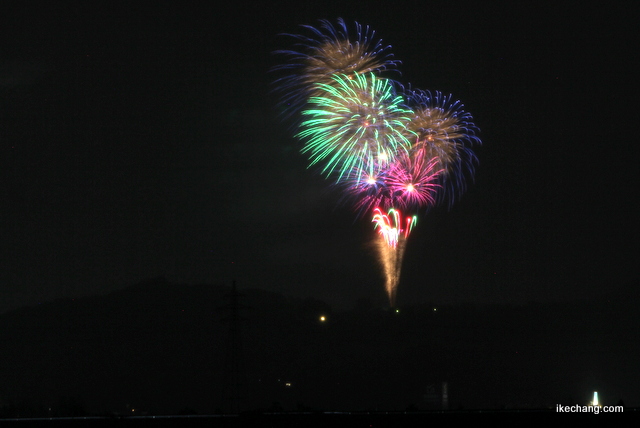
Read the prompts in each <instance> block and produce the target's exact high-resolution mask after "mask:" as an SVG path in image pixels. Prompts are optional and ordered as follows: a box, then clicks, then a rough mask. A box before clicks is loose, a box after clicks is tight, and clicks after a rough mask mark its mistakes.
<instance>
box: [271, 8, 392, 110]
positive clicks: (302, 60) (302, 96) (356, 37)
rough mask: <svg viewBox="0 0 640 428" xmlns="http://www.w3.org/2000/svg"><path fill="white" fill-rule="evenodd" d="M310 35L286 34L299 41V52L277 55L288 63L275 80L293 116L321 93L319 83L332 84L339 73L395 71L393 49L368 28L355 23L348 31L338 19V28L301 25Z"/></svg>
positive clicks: (323, 22)
mask: <svg viewBox="0 0 640 428" xmlns="http://www.w3.org/2000/svg"><path fill="white" fill-rule="evenodd" d="M302 27H303V28H304V29H305V30H306V31H307V32H308V33H309V35H308V36H307V35H304V34H286V35H287V36H290V37H293V38H295V39H296V41H297V43H296V48H298V49H299V50H280V51H277V52H276V53H277V54H283V55H285V56H287V57H288V61H287V63H285V64H283V65H281V66H278V67H276V68H275V71H280V72H285V73H286V74H285V76H283V77H281V78H279V79H277V80H276V85H277V89H278V91H279V92H281V93H282V94H283V98H282V100H281V104H282V105H283V106H285V108H286V110H288V111H289V112H290V113H294V112H296V111H298V110H299V109H300V108H301V107H302V106H303V105H304V104H305V103H306V102H307V100H308V99H309V98H310V97H311V96H316V95H319V94H320V93H321V92H322V90H321V89H320V88H319V87H318V86H317V84H318V83H322V84H325V85H332V84H333V76H335V75H336V74H342V75H347V76H349V75H353V74H355V73H359V74H362V73H370V72H376V73H379V72H381V71H385V70H395V68H396V65H397V61H395V60H393V55H392V54H391V53H390V46H389V45H384V44H383V43H382V40H380V39H378V38H376V35H375V32H374V31H373V30H371V29H370V28H369V27H368V26H365V27H363V26H362V25H360V24H358V23H357V22H356V23H355V28H354V30H352V31H349V28H348V27H347V25H346V23H345V22H344V21H343V20H342V19H339V20H338V23H337V25H335V26H334V25H333V24H332V23H330V22H329V21H326V20H321V21H320V26H319V27H312V26H310V25H303V26H302Z"/></svg>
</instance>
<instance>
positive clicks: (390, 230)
mask: <svg viewBox="0 0 640 428" xmlns="http://www.w3.org/2000/svg"><path fill="white" fill-rule="evenodd" d="M372 221H373V222H374V223H375V228H376V229H377V232H378V239H377V242H376V244H377V249H378V256H379V261H380V265H381V266H382V269H383V271H384V276H385V289H386V291H387V296H388V297H389V304H390V305H391V306H392V307H393V306H395V301H396V294H397V289H398V284H399V282H400V272H401V268H402V258H403V256H404V250H405V248H406V242H407V238H408V237H409V233H410V232H411V229H413V226H414V225H415V224H416V221H417V217H416V216H412V217H406V218H403V217H402V214H401V213H400V211H398V210H396V209H393V208H391V209H390V210H389V211H388V213H387V214H385V213H384V212H383V211H382V210H381V209H380V208H376V209H374V215H373V220H372Z"/></svg>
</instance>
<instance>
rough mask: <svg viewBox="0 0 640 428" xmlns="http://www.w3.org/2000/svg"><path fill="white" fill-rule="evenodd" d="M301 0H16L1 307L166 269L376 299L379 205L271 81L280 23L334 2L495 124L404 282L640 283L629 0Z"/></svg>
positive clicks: (291, 27) (442, 291) (5, 45)
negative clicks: (304, 127) (319, 165)
mask: <svg viewBox="0 0 640 428" xmlns="http://www.w3.org/2000/svg"><path fill="white" fill-rule="evenodd" d="M304 3H305V2H270V3H269V4H261V3H260V4H253V3H246V2H231V3H230V4H227V5H225V6H222V7H218V8H216V7H214V6H212V5H209V6H186V5H182V4H180V3H177V2H159V3H158V4H157V5H155V6H153V7H142V6H136V5H132V4H131V3H130V2H127V3H122V4H120V3H119V2H107V3H104V4H102V2H100V4H99V5H96V4H94V3H91V5H85V6H80V7H77V6H73V7H71V6H66V5H64V4H63V5H60V4H55V5H54V4H52V5H48V6H44V7H38V8H36V7H29V6H25V5H23V4H20V5H19V6H14V7H11V6H4V5H3V6H2V8H3V9H4V11H3V13H2V14H1V16H2V18H1V19H2V25H0V36H1V37H0V39H1V40H2V42H0V48H1V50H0V148H1V152H0V174H1V175H0V192H1V199H2V210H1V211H0V215H1V217H0V242H2V245H1V246H0V311H4V310H6V309H8V308H11V307H16V306H20V305H24V304H34V303H37V302H39V301H44V300H49V299H53V298H58V297H68V296H74V295H86V294H95V293H105V292H108V291H110V290H114V289H118V288H122V287H125V286H128V285H131V284H134V283H136V282H139V281H141V280H144V279H147V278H153V277H158V276H165V277H166V278H167V279H168V280H170V281H174V282H184V283H203V282H209V283H225V284H229V283H230V282H231V281H232V280H233V279H235V280H236V281H237V283H238V286H239V287H257V288H264V289H267V290H274V291H278V292H283V293H285V294H291V295H296V296H314V297H317V298H321V299H324V300H326V301H327V302H329V303H330V304H332V305H336V306H338V307H351V306H352V305H353V302H354V301H355V300H356V299H359V298H365V299H371V300H373V301H374V302H376V303H379V304H381V305H383V304H384V299H385V297H384V294H383V291H382V288H383V279H382V276H381V274H380V271H379V268H378V266H377V264H376V262H375V256H374V254H373V253H372V252H371V251H370V250H369V249H368V247H367V242H368V241H369V240H370V239H371V237H372V236H373V231H372V227H371V225H370V224H369V221H368V220H367V219H360V220H358V219H356V216H355V214H354V212H353V210H352V209H351V207H349V206H347V205H340V204H339V200H340V196H341V195H340V194H339V193H338V192H336V191H335V190H332V189H331V186H330V183H329V182H328V181H326V180H323V179H322V178H320V177H318V175H317V174H316V172H314V171H313V170H308V169H306V160H305V158H304V157H303V156H302V155H300V153H299V148H300V145H301V144H300V142H298V141H296V140H294V139H293V138H292V137H291V133H290V130H289V129H288V128H287V126H286V124H283V123H282V122H281V121H279V120H278V118H277V109H276V107H275V104H276V100H275V98H274V96H273V95H272V94H271V93H270V88H271V86H270V82H271V81H272V79H273V76H272V75H271V74H270V73H269V69H270V68H272V67H273V66H274V65H276V64H277V63H278V62H279V61H282V60H283V59H282V58H278V57H277V56H274V55H273V54H272V52H273V51H274V50H276V49H283V48H285V49H286V48H289V47H291V45H290V42H291V41H290V40H289V39H287V38H285V37H281V36H279V34H280V33H285V32H297V31H299V25H300V24H311V25H316V24H317V22H318V20H319V19H329V20H332V21H335V19H336V18H338V17H343V18H345V20H347V21H348V22H349V21H350V22H352V21H354V20H356V21H358V22H360V23H363V24H369V25H371V27H373V28H374V29H375V30H376V31H377V34H378V36H380V37H382V38H383V39H384V40H385V42H387V43H389V44H391V45H392V46H393V49H392V51H393V52H394V54H395V56H396V58H397V59H399V60H401V61H402V65H401V66H400V70H401V71H402V73H403V74H402V77H401V80H403V82H405V83H411V84H412V85H413V86H415V87H418V88H421V89H429V90H440V91H443V92H447V93H452V94H454V96H455V97H457V98H459V99H461V100H462V101H463V103H464V104H465V106H466V109H467V110H468V111H470V112H471V113H472V114H473V116H474V118H475V121H476V124H477V125H478V126H479V128H480V129H481V133H480V137H481V138H482V140H483V146H482V147H481V148H479V149H478V151H477V155H478V158H479V160H480V163H479V167H478V169H477V174H476V181H475V183H474V184H473V185H471V186H470V188H469V191H468V192H467V193H466V194H465V196H464V197H463V198H462V199H461V200H460V201H459V202H458V203H457V204H456V205H454V206H453V207H452V208H451V209H450V210H447V209H444V208H442V209H436V210H435V211H433V212H431V213H429V214H428V215H424V213H423V214H422V215H421V216H420V219H419V223H418V227H417V229H416V230H415V231H414V232H413V235H412V236H411V239H410V242H409V247H408V249H407V254H406V258H405V263H404V269H403V278H402V282H401V285H400V291H399V295H398V303H399V304H400V305H402V304H403V303H404V304H406V303H409V302H415V301H436V302H447V303H455V302H463V301H472V302H474V301H475V302H477V301H479V302H523V301H530V300H542V301H545V300H555V299H575V298H582V297H591V296H594V295H597V294H598V293H604V292H608V291H618V290H625V288H630V287H632V286H633V285H634V284H637V279H638V267H637V264H636V260H635V259H636V258H637V254H638V247H637V241H638V239H637V238H638V233H637V232H638V230H637V214H638V212H637V209H636V207H635V204H636V201H635V200H636V196H635V195H636V192H637V188H638V166H637V163H636V160H637V137H636V136H635V132H634V131H635V129H632V126H633V125H634V124H635V121H636V120H637V119H636V118H635V117H634V116H632V115H631V111H632V101H635V100H636V97H635V94H634V93H633V91H632V89H633V85H634V84H635V79H636V75H635V73H634V72H633V71H632V69H631V63H632V58H633V56H634V52H635V49H636V48H635V45H634V41H633V40H634V38H633V37H632V35H633V33H634V32H633V31H632V28H634V27H632V24H633V22H634V20H633V19H631V18H632V17H633V16H638V14H637V12H638V10H637V9H638V6H636V5H635V3H634V2H627V5H628V7H625V6H624V5H617V6H612V5H610V4H602V5H595V6H590V7H589V9H588V10H586V9H584V5H580V6H577V7H574V6H572V5H563V6H561V5H554V6H548V7H546V6H545V7H542V6H540V5H531V6H521V5H514V4H511V3H505V4H504V5H499V4H494V3H493V2H492V3H491V5H487V4H482V3H480V2H478V3H480V4H474V5H472V6H470V5H469V4H467V2H463V3H459V2H436V3H432V2H418V1H416V2H395V3H393V5H391V4H387V5H385V6H383V7H380V6H376V7H373V6H372V5H365V4H363V3H362V2H352V3H350V2H337V3H336V4H341V5H340V6H336V4H332V3H326V2H321V3H319V4H304ZM308 3H312V2H308ZM344 3H349V4H347V5H345V4H344ZM559 3H563V2H559ZM563 4H564V3H563ZM633 25H635V24H633ZM633 110H635V109H633Z"/></svg>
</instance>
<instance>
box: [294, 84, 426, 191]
mask: <svg viewBox="0 0 640 428" xmlns="http://www.w3.org/2000/svg"><path fill="white" fill-rule="evenodd" d="M333 82H334V84H333V85H327V84H324V83H318V85H317V86H318V87H319V88H321V89H322V90H323V91H324V93H323V95H322V96H315V97H311V98H310V100H309V102H310V104H311V108H309V109H308V110H304V111H303V112H302V114H303V116H304V117H306V118H307V119H306V120H304V121H303V122H302V124H301V130H300V132H298V134H297V137H298V138H300V139H302V140H304V141H305V145H304V147H303V149H302V152H303V153H306V154H308V155H309V158H310V161H311V165H315V164H317V163H319V162H324V167H323V168H322V172H323V173H325V174H326V175H332V174H334V173H336V174H335V175H337V180H336V181H340V180H342V179H343V178H344V177H345V176H346V175H348V174H349V172H350V171H354V170H355V171H371V172H372V173H378V172H379V171H381V170H383V169H384V168H386V167H387V166H388V164H389V163H391V162H393V161H394V160H395V157H396V155H397V153H403V152H407V151H408V150H409V148H410V147H411V141H410V139H409V138H414V137H417V135H415V134H413V133H412V131H410V130H408V129H407V124H408V122H409V119H410V116H411V115H412V113H413V112H412V111H411V110H408V109H406V108H404V107H403V102H404V99H403V98H402V97H401V96H399V95H397V94H396V92H395V90H394V87H393V85H392V84H391V82H390V81H389V80H388V79H383V78H379V77H377V76H376V75H375V74H373V73H367V74H355V75H353V76H346V75H335V76H333ZM356 179H357V180H360V179H362V177H356Z"/></svg>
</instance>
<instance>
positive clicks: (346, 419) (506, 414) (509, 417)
mask: <svg viewBox="0 0 640 428" xmlns="http://www.w3.org/2000/svg"><path fill="white" fill-rule="evenodd" d="M639 410H640V409H633V408H631V409H629V408H628V409H624V412H622V413H616V414H605V413H599V414H593V413H573V414H565V415H562V414H558V413H557V412H556V411H555V410H554V409H544V410H500V411H496V410H474V411H449V412H407V413H403V412H400V413H392V412H389V413H385V412H380V413H279V414H245V415H224V416H222V415H211V416H209V415H205V416H139V417H78V418H50V419H49V418H42V419H33V418H25V419H3V420H0V426H7V424H11V425H12V426H27V425H28V426H48V427H50V426H64V427H74V426H75V427H79V426H90V427H205V426H206V427H221V428H226V427H229V428H235V427H311V428H313V427H355V428H359V427H362V428H375V427H379V428H385V427H414V426H415V427H418V426H419V427H425V426H428V424H431V423H450V422H455V421H463V420H469V421H473V422H474V423H477V422H483V421H513V422H525V423H527V422H534V423H535V422H543V421H550V420H552V419H557V418H560V419H562V418H567V417H569V418H575V417H577V418H580V419H581V420H585V421H586V420H591V421H598V420H601V419H602V418H606V419H608V420H612V419H611V418H616V419H618V420H621V419H624V420H628V419H629V418H632V419H634V420H635V419H638V416H639V415H640V411H639ZM592 418H595V419H592Z"/></svg>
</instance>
